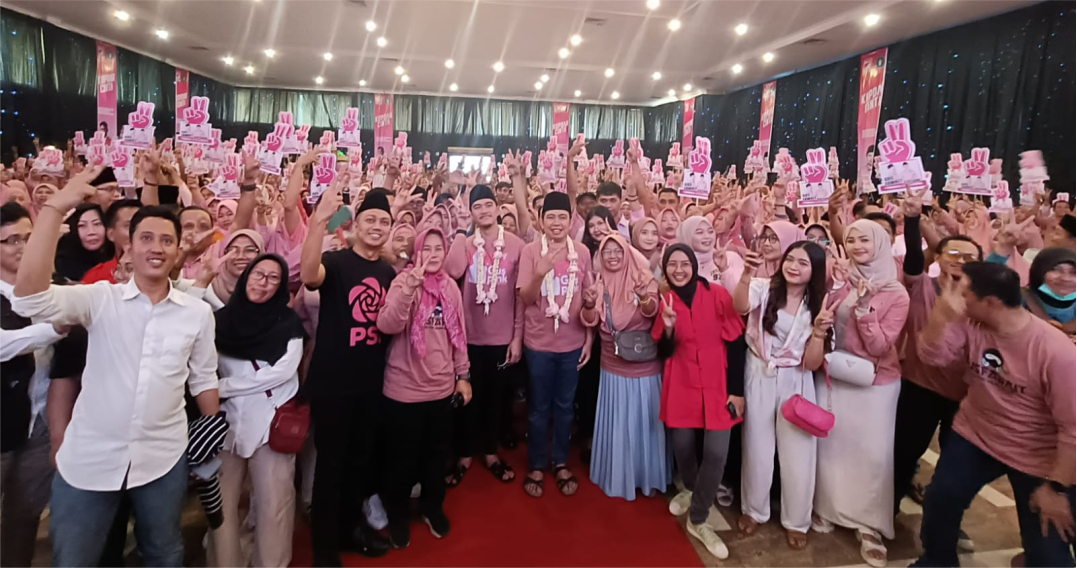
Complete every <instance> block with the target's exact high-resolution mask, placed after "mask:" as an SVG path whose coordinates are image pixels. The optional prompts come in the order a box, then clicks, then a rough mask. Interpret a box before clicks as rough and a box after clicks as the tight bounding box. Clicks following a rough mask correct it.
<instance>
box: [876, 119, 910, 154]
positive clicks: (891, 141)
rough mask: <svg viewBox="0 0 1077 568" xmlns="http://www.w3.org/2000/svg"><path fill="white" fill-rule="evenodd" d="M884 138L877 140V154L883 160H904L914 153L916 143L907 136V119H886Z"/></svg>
mask: <svg viewBox="0 0 1077 568" xmlns="http://www.w3.org/2000/svg"><path fill="white" fill-rule="evenodd" d="M884 127H885V128H886V138H885V139H883V141H882V142H879V154H880V155H881V156H882V157H883V161H884V162H890V163H895V162H905V161H908V160H911V159H912V158H913V156H915V155H916V143H914V142H913V141H912V139H911V138H910V137H909V136H910V134H909V133H910V132H911V129H910V128H909V119H907V118H895V119H893V120H888V121H886V124H885V125H884Z"/></svg>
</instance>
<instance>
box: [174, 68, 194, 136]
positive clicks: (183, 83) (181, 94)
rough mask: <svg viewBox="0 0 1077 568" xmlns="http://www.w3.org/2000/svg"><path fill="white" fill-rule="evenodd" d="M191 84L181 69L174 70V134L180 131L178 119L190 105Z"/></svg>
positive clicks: (188, 76)
mask: <svg viewBox="0 0 1077 568" xmlns="http://www.w3.org/2000/svg"><path fill="white" fill-rule="evenodd" d="M190 94H191V84H190V73H188V72H187V71H185V70H183V69H179V68H177V69H176V132H179V129H180V118H182V117H183V109H185V108H187V105H189V104H190V96H189V95H190Z"/></svg>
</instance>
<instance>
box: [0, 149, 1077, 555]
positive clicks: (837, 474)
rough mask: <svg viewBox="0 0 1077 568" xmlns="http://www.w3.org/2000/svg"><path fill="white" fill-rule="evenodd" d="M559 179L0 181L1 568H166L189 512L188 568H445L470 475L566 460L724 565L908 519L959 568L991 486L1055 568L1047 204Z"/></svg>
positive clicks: (1063, 511)
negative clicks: (41, 561)
mask: <svg viewBox="0 0 1077 568" xmlns="http://www.w3.org/2000/svg"><path fill="white" fill-rule="evenodd" d="M585 146H586V144H585V142H584V141H583V140H582V139H580V140H577V141H576V142H575V143H574V144H573V145H572V147H571V148H570V149H568V151H567V153H566V155H564V156H562V157H561V159H563V160H564V163H565V174H564V175H565V184H564V189H565V191H563V192H562V191H557V190H555V185H556V184H555V183H547V182H543V181H540V180H539V178H537V177H528V172H529V171H530V170H531V168H530V164H527V163H525V160H524V159H523V157H522V156H521V155H520V154H519V153H518V152H512V151H509V153H508V154H506V155H505V156H504V157H503V166H504V174H505V175H504V177H503V178H502V179H499V180H498V179H486V177H485V176H484V175H483V174H481V173H480V172H449V171H447V169H446V168H445V167H444V166H438V167H431V166H430V164H429V163H427V164H426V165H425V166H420V167H419V168H409V167H402V164H401V158H402V156H400V155H398V154H396V153H393V154H391V155H387V156H386V155H382V156H380V157H379V158H377V159H375V160H374V161H373V162H372V163H371V164H369V167H368V168H367V170H366V171H365V172H364V173H361V174H353V173H347V171H342V173H341V174H340V175H338V176H337V177H336V179H335V180H334V181H333V183H332V185H331V186H330V187H329V188H328V190H326V191H325V192H324V193H321V194H320V195H318V196H316V198H315V199H313V200H311V199H309V196H310V185H311V166H312V164H314V163H315V162H316V161H317V160H318V159H319V155H323V154H325V153H330V152H331V149H330V148H326V147H322V146H317V147H314V148H313V149H311V150H310V151H309V152H307V153H305V154H302V155H298V156H297V157H296V158H294V159H293V160H294V164H293V165H292V166H291V168H290V169H289V171H290V172H291V173H290V175H289V176H287V177H286V178H284V179H282V178H281V177H278V176H274V175H267V174H263V173H261V172H260V171H259V170H260V167H259V163H258V160H256V159H255V157H254V156H253V155H250V154H246V153H244V154H242V155H243V157H244V164H243V171H242V173H241V174H240V175H239V178H240V183H239V185H240V190H241V191H240V197H239V198H238V199H236V200H231V199H220V198H218V197H217V196H216V194H215V193H214V191H213V189H212V188H211V185H210V181H211V179H210V178H209V177H208V176H199V175H189V174H188V172H186V171H185V170H186V168H185V164H184V162H183V157H182V154H181V153H180V152H178V151H177V152H176V153H175V154H174V155H172V154H170V153H167V152H166V153H164V155H162V153H161V151H160V150H159V149H151V150H146V151H141V152H139V153H138V155H137V159H138V162H137V177H138V178H139V181H138V187H137V188H124V189H121V188H120V187H119V185H118V183H117V179H116V176H115V172H114V171H113V170H112V169H111V168H109V167H104V166H89V165H86V164H85V162H84V161H83V160H81V159H79V158H78V157H76V156H75V155H74V153H73V152H70V148H69V152H68V153H67V155H66V159H65V163H66V171H65V173H63V174H58V173H44V171H43V170H41V169H38V168H35V166H34V162H33V160H32V159H31V160H26V159H22V160H19V161H18V163H16V164H14V165H13V166H12V167H8V168H5V169H3V170H2V172H0V181H2V183H3V185H2V188H0V189H2V195H0V202H2V207H0V247H2V249H0V253H2V254H0V307H2V313H0V317H2V321H0V323H2V328H3V340H2V342H0V343H2V345H0V347H2V360H3V363H2V365H3V368H2V375H3V377H2V384H3V396H2V399H0V400H2V403H3V413H2V419H3V450H2V459H3V462H2V463H3V472H2V489H3V502H2V521H0V522H2V527H0V528H2V533H3V543H2V548H0V551H2V556H3V559H2V560H3V561H2V565H3V566H25V565H29V564H30V561H31V559H32V557H33V551H34V545H35V538H36V534H37V529H38V522H39V519H40V517H41V513H42V511H43V509H44V507H45V506H46V505H49V506H50V508H51V509H50V510H51V512H50V515H49V521H48V522H49V525H50V526H49V534H50V537H51V540H52V546H53V551H52V552H53V559H52V561H53V563H54V564H55V565H61V566H92V565H99V564H101V565H118V564H122V562H123V556H122V555H123V548H124V540H125V537H126V527H127V523H128V520H129V518H130V517H131V516H133V517H134V518H135V520H136V525H135V527H136V528H135V536H136V539H137V545H138V550H139V552H140V554H141V556H142V559H143V562H144V564H145V565H147V566H166V565H167V566H178V565H181V564H182V563H183V560H184V549H183V541H182V538H181V533H180V518H181V512H182V510H183V508H184V506H185V503H186V495H187V491H188V486H189V485H191V484H192V483H193V484H194V485H195V486H197V487H198V492H199V495H200V497H202V504H203V506H204V507H205V510H206V513H207V517H208V519H209V526H210V529H209V531H208V538H207V539H206V543H205V545H206V548H207V560H208V563H209V565H211V566H246V565H254V566H287V565H289V563H290V561H291V557H292V540H293V539H292V533H293V530H294V521H295V518H296V509H297V507H298V508H299V509H300V510H301V511H303V512H306V513H307V514H308V518H309V521H310V525H311V534H312V546H313V553H314V557H313V558H314V563H315V565H317V566H332V565H340V563H341V557H340V555H341V553H342V552H357V553H360V554H363V555H366V556H370V557H378V556H381V555H384V554H386V553H387V552H388V551H389V550H390V549H391V548H398V549H399V548H405V547H407V546H408V545H409V542H410V535H411V529H412V524H413V523H412V521H413V514H412V508H413V501H417V505H418V511H419V513H420V516H421V518H422V520H423V521H424V522H425V524H426V525H427V527H428V528H429V530H430V531H431V532H432V533H433V535H434V536H435V537H437V538H445V537H448V536H449V534H450V526H451V524H450V517H451V516H452V515H453V514H454V513H455V511H453V510H447V509H446V507H445V505H444V504H445V495H446V491H447V490H451V488H453V487H456V486H458V485H460V484H461V483H467V475H468V472H469V471H470V470H471V468H472V467H473V465H474V463H475V460H478V461H479V463H480V464H481V466H482V468H484V469H486V470H488V471H489V472H490V474H491V475H493V476H494V477H496V479H497V480H499V481H501V482H504V483H506V484H515V483H519V484H520V485H521V489H522V490H523V491H525V492H526V493H527V494H528V495H530V496H532V497H534V498H544V497H545V496H546V493H549V492H553V491H555V492H556V493H560V494H561V495H564V496H571V495H573V494H574V493H576V491H577V490H578V489H579V487H580V485H581V483H584V481H581V478H583V477H585V476H584V474H583V473H582V472H578V471H573V469H572V468H571V467H570V466H569V453H570V441H575V442H576V443H577V444H578V446H579V448H580V451H581V453H582V455H583V456H584V459H585V462H586V464H587V465H588V466H589V467H588V473H587V475H586V477H587V478H589V481H590V482H591V483H593V484H595V485H596V486H598V487H599V488H600V489H601V490H602V491H603V492H604V493H605V494H606V495H608V496H609V497H611V498H617V499H626V500H629V501H632V500H634V499H636V498H637V497H638V496H639V495H640V494H642V495H643V496H646V497H654V496H656V495H660V494H664V493H665V492H666V491H667V490H668V488H669V487H670V486H671V485H672V484H673V483H674V482H675V480H677V479H679V480H680V481H681V482H683V487H684V489H683V490H680V491H679V492H676V493H675V496H674V497H673V498H672V500H671V501H670V503H669V510H670V512H671V513H672V514H673V515H677V516H678V517H680V518H683V521H684V522H685V527H686V530H687V532H688V534H690V535H691V536H692V537H693V538H695V539H698V540H699V541H700V542H701V543H702V544H703V546H705V547H706V549H707V550H708V551H710V552H711V553H712V554H713V555H715V556H716V557H718V558H726V557H727V556H728V554H729V552H728V549H727V547H726V544H725V543H724V542H723V540H722V539H721V538H720V537H719V536H718V534H717V533H716V532H715V529H714V528H713V527H711V526H710V525H708V524H707V516H708V511H709V510H710V508H711V506H712V505H713V504H714V503H716V502H717V503H718V504H720V505H722V506H725V507H729V506H732V505H733V503H734V502H739V507H740V516H739V519H738V521H737V523H736V524H737V528H738V530H739V531H740V532H741V533H744V534H749V535H750V534H752V533H754V532H755V531H756V530H758V528H759V526H760V525H761V524H764V523H767V522H769V521H770V519H771V516H772V515H771V495H772V490H773V489H777V490H778V492H780V503H781V507H780V512H779V513H778V514H777V517H778V520H779V522H780V523H781V526H782V527H783V528H784V530H785V531H786V535H787V543H788V546H789V547H791V548H793V549H797V550H800V549H804V548H805V547H807V546H808V545H809V541H810V537H809V535H810V533H811V532H812V531H815V532H820V533H826V532H830V531H833V530H835V529H836V528H838V527H840V528H842V529H845V530H851V531H853V532H854V533H855V535H856V537H857V539H858V540H859V541H860V543H861V554H862V556H863V558H864V560H865V561H866V562H867V563H869V564H870V565H872V566H883V565H885V563H886V562H887V549H886V541H887V540H889V539H893V538H894V532H895V531H894V518H895V515H896V514H897V512H898V504H899V503H900V501H901V500H902V499H903V498H904V497H905V496H906V495H913V496H916V497H917V498H919V499H922V501H923V507H924V520H923V528H922V530H921V542H922V545H923V556H922V557H921V558H920V559H919V560H918V561H917V565H922V566H955V565H957V563H958V556H957V554H958V550H959V547H963V548H968V547H969V546H971V542H970V539H969V538H968V537H967V536H966V535H965V533H964V532H963V531H961V521H962V516H963V513H964V511H965V510H966V509H967V507H968V506H969V505H970V503H971V501H972V499H973V497H974V496H975V495H976V494H977V492H978V491H979V490H980V489H981V488H982V487H983V486H984V485H985V484H987V483H990V482H992V481H994V480H995V479H997V478H999V477H1001V476H1002V475H1006V476H1007V477H1008V479H1009V481H1010V483H1011V485H1012V486H1013V492H1014V496H1015V501H1016V509H1017V515H1018V520H1019V524H1020V532H1021V540H1022V544H1023V548H1024V550H1025V552H1024V554H1025V564H1026V565H1027V566H1063V565H1069V566H1072V565H1073V563H1074V557H1073V553H1072V549H1071V545H1070V543H1071V542H1072V539H1073V538H1074V508H1073V507H1074V482H1075V480H1074V468H1075V466H1074V463H1075V442H1074V437H1075V423H1077V417H1075V401H1074V399H1075V388H1074V385H1075V382H1074V374H1073V373H1074V369H1075V366H1077V364H1075V347H1074V334H1075V324H1077V318H1075V277H1074V268H1075V257H1074V250H1075V238H1074V216H1073V213H1072V211H1071V209H1070V206H1069V203H1070V201H1069V199H1067V194H1066V193H1065V192H1060V193H1053V192H1050V191H1049V192H1047V193H1045V194H1044V195H1042V196H1041V197H1039V198H1038V202H1036V203H1034V204H1027V205H1021V206H1019V207H1017V208H1015V209H1013V210H1011V211H1008V212H1000V213H996V212H989V211H988V208H987V205H986V204H985V203H984V202H982V201H981V200H979V199H978V198H969V197H967V196H964V195H961V194H950V193H942V192H939V193H938V194H935V195H933V194H931V193H930V192H928V191H927V190H921V191H914V190H912V189H908V190H907V191H905V192H903V193H900V194H887V195H882V196H880V195H879V194H878V193H871V192H867V193H859V192H857V190H856V187H855V184H850V183H848V182H846V181H844V180H839V179H835V180H834V181H835V183H836V188H837V189H836V190H835V191H834V193H833V195H832V196H831V198H830V202H829V204H828V205H827V206H824V207H814V208H805V209H799V208H797V207H796V206H795V203H796V199H795V198H794V199H789V197H790V195H791V194H795V192H796V189H795V188H796V185H795V181H794V180H788V179H785V178H783V177H780V176H779V177H777V178H776V179H775V178H774V177H773V176H770V178H769V179H768V177H767V176H765V175H758V176H748V177H746V178H744V179H740V180H738V179H734V178H727V177H723V176H721V175H718V176H715V178H714V183H713V186H712V189H711V195H710V197H709V198H708V199H687V198H683V197H681V196H680V195H679V194H678V191H677V188H676V186H677V185H678V183H677V181H678V179H679V177H680V175H681V174H680V172H677V171H674V172H673V175H672V181H673V182H674V183H672V184H671V185H672V187H669V186H667V185H666V183H667V181H668V180H665V179H655V180H654V181H655V182H656V183H651V182H650V181H649V180H648V179H647V178H646V177H645V175H644V172H642V171H641V169H640V166H639V158H640V156H638V155H637V154H635V152H637V150H636V149H634V148H632V149H630V150H629V151H628V156H627V158H628V160H627V163H626V166H625V167H624V168H623V169H614V168H607V169H606V170H605V171H599V172H596V173H594V175H587V174H585V173H584V172H579V171H577V166H576V161H577V160H576V157H577V156H578V155H579V154H580V153H582V152H584V151H585V150H586V148H585ZM340 159H341V160H342V161H343V160H344V159H345V158H344V157H343V156H340ZM405 165H406V164H405ZM491 171H492V169H491ZM521 398H522V399H526V406H527V429H526V444H527V471H525V472H520V473H517V472H515V471H514V470H513V468H512V467H511V466H510V465H509V464H508V462H507V461H506V460H505V459H504V457H503V456H502V453H501V450H502V448H508V449H513V448H515V447H516V444H517V443H518V440H517V436H516V433H515V432H514V431H513V420H512V412H513V407H514V404H515V403H516V402H518V400H519V399H521ZM308 425H309V428H308ZM936 431H938V439H939V446H940V448H941V457H940V458H939V461H938V465H937V467H936V469H935V472H934V476H933V478H932V480H931V483H930V484H929V485H928V486H927V487H926V490H925V489H923V488H922V487H919V486H918V485H916V484H915V483H914V475H915V473H916V471H917V467H918V463H919V460H920V457H921V455H922V454H924V452H925V450H926V449H927V448H928V446H929V444H930V443H931V441H932V439H933V438H934V436H935V433H936ZM775 454H776V456H775ZM214 456H215V457H214ZM472 475H478V474H472ZM248 479H249V482H248ZM775 485H777V486H779V487H777V488H775V487H774V486H775ZM738 497H739V499H738ZM247 499H249V503H250V507H249V510H250V512H249V515H247V518H246V519H244V516H243V515H244V513H241V505H240V503H241V501H245V500H247ZM520 514H526V512H525V511H521V512H520ZM106 527H111V530H106ZM250 531H253V535H254V538H253V546H251V547H245V546H243V545H242V544H241V543H242V541H243V534H244V533H246V532H250ZM248 548H249V550H248Z"/></svg>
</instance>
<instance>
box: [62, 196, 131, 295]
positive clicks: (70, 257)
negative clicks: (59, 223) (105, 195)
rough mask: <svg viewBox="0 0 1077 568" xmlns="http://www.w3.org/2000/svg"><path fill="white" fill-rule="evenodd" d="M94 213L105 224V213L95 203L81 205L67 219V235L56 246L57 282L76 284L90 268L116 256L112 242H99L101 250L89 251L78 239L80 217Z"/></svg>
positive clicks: (105, 240)
mask: <svg viewBox="0 0 1077 568" xmlns="http://www.w3.org/2000/svg"><path fill="white" fill-rule="evenodd" d="M90 212H94V213H96V214H97V216H98V218H100V219H101V224H102V225H104V223H105V212H104V211H103V210H102V209H101V206H100V205H97V204H95V203H82V204H80V205H79V206H78V207H75V210H74V211H73V212H72V213H71V215H69V216H68V217H67V220H65V221H64V223H65V224H66V225H67V227H68V231H67V234H65V235H64V236H62V237H60V242H59V243H58V244H57V245H56V261H55V262H56V274H55V275H54V277H55V279H56V281H57V282H60V283H63V282H65V281H67V282H78V281H80V280H82V277H83V276H85V275H86V273H87V272H89V271H90V269H91V268H93V267H94V266H97V265H98V264H101V263H102V262H105V261H108V260H111V259H112V258H113V257H115V256H116V247H115V245H113V244H112V241H110V240H108V236H107V234H106V236H105V239H104V240H103V241H102V242H101V248H99V249H97V250H89V249H87V248H86V247H85V245H83V244H82V238H81V237H79V221H80V220H81V219H82V216H83V215H85V214H87V213H90Z"/></svg>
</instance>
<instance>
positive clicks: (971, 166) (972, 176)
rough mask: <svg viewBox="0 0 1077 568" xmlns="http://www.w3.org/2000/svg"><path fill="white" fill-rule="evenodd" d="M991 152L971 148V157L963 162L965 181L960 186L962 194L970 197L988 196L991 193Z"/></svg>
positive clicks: (984, 149)
mask: <svg viewBox="0 0 1077 568" xmlns="http://www.w3.org/2000/svg"><path fill="white" fill-rule="evenodd" d="M990 160H991V150H990V149H989V148H973V149H972V153H971V157H970V158H969V159H968V160H966V161H965V179H964V181H963V183H962V184H961V190H962V193H968V194H971V195H988V196H990V195H991V194H992V193H991V173H990V163H989V162H990Z"/></svg>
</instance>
